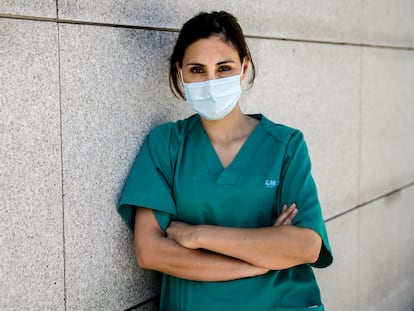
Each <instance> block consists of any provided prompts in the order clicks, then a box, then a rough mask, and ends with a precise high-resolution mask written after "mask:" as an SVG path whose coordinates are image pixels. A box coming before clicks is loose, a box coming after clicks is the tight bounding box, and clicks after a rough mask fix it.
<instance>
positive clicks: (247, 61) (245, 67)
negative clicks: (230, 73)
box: [241, 56, 250, 81]
mask: <svg viewBox="0 0 414 311" xmlns="http://www.w3.org/2000/svg"><path fill="white" fill-rule="evenodd" d="M249 66H250V58H249V57H248V56H245V58H244V65H243V73H242V75H241V79H242V81H244V79H246V77H247V75H248V73H249Z"/></svg>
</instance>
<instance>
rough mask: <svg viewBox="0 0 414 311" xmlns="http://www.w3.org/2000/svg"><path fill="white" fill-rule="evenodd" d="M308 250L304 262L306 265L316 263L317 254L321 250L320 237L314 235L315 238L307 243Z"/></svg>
mask: <svg viewBox="0 0 414 311" xmlns="http://www.w3.org/2000/svg"><path fill="white" fill-rule="evenodd" d="M308 246H309V247H308V250H307V252H306V254H307V258H306V261H307V263H310V264H312V263H315V262H317V261H318V259H319V254H320V252H321V248H322V239H321V237H320V236H319V235H318V234H316V236H315V237H313V238H312V241H309V244H308Z"/></svg>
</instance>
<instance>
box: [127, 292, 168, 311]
mask: <svg viewBox="0 0 414 311" xmlns="http://www.w3.org/2000/svg"><path fill="white" fill-rule="evenodd" d="M158 299H160V295H156V296H154V297H151V298H149V299H147V300H144V301H142V302H140V303H139V304H137V305H135V306H132V307H130V308H128V309H125V310H124V311H133V310H134V309H136V308H139V307H142V306H144V305H146V304H149V303H151V302H153V301H156V300H158Z"/></svg>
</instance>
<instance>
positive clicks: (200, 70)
mask: <svg viewBox="0 0 414 311" xmlns="http://www.w3.org/2000/svg"><path fill="white" fill-rule="evenodd" d="M190 71H191V73H203V72H204V70H203V68H202V67H191V68H190Z"/></svg>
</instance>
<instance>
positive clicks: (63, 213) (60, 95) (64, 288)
mask: <svg viewBox="0 0 414 311" xmlns="http://www.w3.org/2000/svg"><path fill="white" fill-rule="evenodd" d="M57 2H58V0H56V14H58V7H57V5H58V4H57ZM56 29H57V54H58V76H59V79H58V80H59V122H60V172H61V179H62V185H61V191H62V242H63V245H62V252H63V301H64V310H65V311H66V309H67V299H66V235H65V189H64V172H63V167H64V165H63V118H62V79H61V58H60V27H59V23H56Z"/></svg>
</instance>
